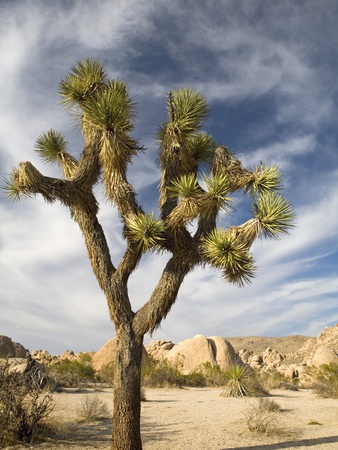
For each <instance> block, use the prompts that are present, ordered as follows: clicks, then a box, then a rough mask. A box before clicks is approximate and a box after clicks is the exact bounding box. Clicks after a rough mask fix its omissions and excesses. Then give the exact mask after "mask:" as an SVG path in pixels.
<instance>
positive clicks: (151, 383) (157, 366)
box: [142, 358, 186, 387]
mask: <svg viewBox="0 0 338 450" xmlns="http://www.w3.org/2000/svg"><path fill="white" fill-rule="evenodd" d="M142 384H143V386H148V387H182V386H184V385H186V380H185V376H184V375H182V373H181V372H180V370H179V368H178V367H177V366H175V365H173V364H170V362H169V361H167V360H165V359H163V360H160V361H156V360H155V359H152V358H151V359H150V360H149V361H148V362H147V363H146V364H144V365H143V367H142Z"/></svg>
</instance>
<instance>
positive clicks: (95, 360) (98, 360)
mask: <svg viewBox="0 0 338 450" xmlns="http://www.w3.org/2000/svg"><path fill="white" fill-rule="evenodd" d="M116 345H117V344H116V338H113V339H110V340H109V341H108V342H106V343H105V344H104V346H103V347H101V348H100V350H99V351H97V352H96V353H95V354H94V355H93V357H92V364H93V369H94V370H96V371H99V370H101V369H102V367H104V366H109V365H112V364H114V361H115V355H116ZM142 357H143V358H149V356H148V353H147V352H146V350H145V348H144V349H143V355H142Z"/></svg>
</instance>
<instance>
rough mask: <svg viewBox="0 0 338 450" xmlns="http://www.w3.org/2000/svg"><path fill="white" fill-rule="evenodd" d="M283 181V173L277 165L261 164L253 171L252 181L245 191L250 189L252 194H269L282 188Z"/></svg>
mask: <svg viewBox="0 0 338 450" xmlns="http://www.w3.org/2000/svg"><path fill="white" fill-rule="evenodd" d="M282 181H283V177H282V174H281V172H280V170H279V169H278V167H277V166H276V165H273V166H265V167H264V166H263V165H262V164H260V165H259V166H258V167H257V168H256V169H255V170H254V171H253V172H252V181H251V182H250V183H249V184H248V185H247V186H246V188H245V191H246V192H248V191H250V192H251V196H254V195H255V194H267V193H269V192H273V191H278V190H280V189H281V187H282Z"/></svg>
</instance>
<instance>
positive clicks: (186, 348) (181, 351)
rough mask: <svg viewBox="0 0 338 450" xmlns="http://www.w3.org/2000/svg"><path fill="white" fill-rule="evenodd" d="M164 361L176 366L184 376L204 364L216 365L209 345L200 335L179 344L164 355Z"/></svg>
mask: <svg viewBox="0 0 338 450" xmlns="http://www.w3.org/2000/svg"><path fill="white" fill-rule="evenodd" d="M165 359H167V360H168V361H169V362H171V363H172V364H178V365H179V369H180V370H181V371H182V373H184V374H188V373H190V372H193V371H194V370H195V369H197V368H198V367H200V366H201V365H202V364H204V363H210V364H211V365H212V366H215V365H216V362H215V359H214V355H213V351H212V347H211V344H210V343H209V341H208V339H207V338H206V337H205V336H202V335H200V334H199V335H196V336H195V337H193V338H190V339H186V340H185V341H182V342H179V343H178V344H177V345H175V346H174V347H173V348H172V349H171V350H170V351H169V352H168V353H167V354H166V356H165Z"/></svg>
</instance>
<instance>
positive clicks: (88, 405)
mask: <svg viewBox="0 0 338 450" xmlns="http://www.w3.org/2000/svg"><path fill="white" fill-rule="evenodd" d="M77 414H78V417H79V419H80V421H81V422H95V421H96V420H101V419H106V418H108V417H110V415H111V414H110V411H109V409H108V407H107V404H106V403H105V402H103V401H102V400H101V399H100V398H99V397H98V396H89V395H86V397H85V398H84V399H83V401H82V402H81V403H80V406H79V407H78V409H77Z"/></svg>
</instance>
